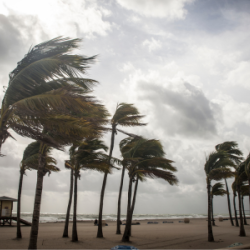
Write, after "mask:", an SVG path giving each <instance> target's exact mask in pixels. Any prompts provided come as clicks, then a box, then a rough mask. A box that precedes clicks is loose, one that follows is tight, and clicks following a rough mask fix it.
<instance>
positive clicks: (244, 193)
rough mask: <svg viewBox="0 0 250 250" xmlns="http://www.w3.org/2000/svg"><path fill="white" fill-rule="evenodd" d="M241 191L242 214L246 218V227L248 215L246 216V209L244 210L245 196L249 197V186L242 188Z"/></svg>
mask: <svg viewBox="0 0 250 250" xmlns="http://www.w3.org/2000/svg"><path fill="white" fill-rule="evenodd" d="M240 189H241V201H242V202H241V204H242V212H243V217H244V225H248V224H247V219H246V214H245V208H244V196H249V185H244V186H241V187H240Z"/></svg>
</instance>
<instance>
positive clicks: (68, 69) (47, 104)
mask: <svg viewBox="0 0 250 250" xmlns="http://www.w3.org/2000/svg"><path fill="white" fill-rule="evenodd" d="M80 41H81V40H80V39H69V38H62V37H57V38H54V39H52V40H49V41H47V42H43V43H41V44H38V45H36V46H34V47H33V48H31V49H30V50H29V52H28V53H27V54H26V55H25V57H24V58H23V59H22V60H21V61H20V62H19V63H18V64H17V67H16V68H15V69H14V70H13V71H12V72H11V73H10V74H9V83H8V87H7V89H6V92H5V95H4V97H3V100H2V107H1V111H0V150H1V147H2V144H3V143H4V142H5V140H6V139H7V138H8V137H12V135H11V134H10V132H9V129H10V128H11V129H13V130H14V131H15V132H16V133H17V134H19V135H21V136H25V137H29V138H33V139H35V140H42V139H44V140H45V142H46V140H48V138H47V136H46V134H44V133H43V126H42V125H44V124H45V123H47V127H48V125H49V124H50V125H52V122H53V121H54V122H55V123H54V124H56V121H55V119H50V118H51V116H52V115H53V116H54V117H55V115H58V113H59V114H62V113H63V114H64V117H62V118H63V119H64V120H65V119H67V116H65V114H66V113H65V111H66V110H71V111H72V110H76V111H77V108H78V109H79V108H80V107H81V108H82V109H83V108H85V109H86V105H82V104H81V103H82V101H81V98H82V97H81V93H82V92H86V91H89V90H90V88H91V87H92V86H93V85H94V84H95V83H96V81H94V80H91V79H87V78H83V77H82V76H81V74H82V73H83V74H84V73H85V72H86V69H87V68H88V65H89V63H92V62H93V60H94V59H95V56H93V57H84V56H80V55H72V54H70V53H71V51H72V49H75V48H77V47H78V46H79V43H80ZM48 109H49V110H50V111H51V109H53V110H54V112H49V116H47V115H46V114H47V112H46V111H47V110H48ZM62 111H63V112H62ZM42 118H43V119H42ZM41 123H42V125H41Z"/></svg>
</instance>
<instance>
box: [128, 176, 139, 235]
mask: <svg viewBox="0 0 250 250" xmlns="http://www.w3.org/2000/svg"><path fill="white" fill-rule="evenodd" d="M138 182H139V179H138V177H137V179H136V183H135V189H134V195H133V201H132V205H131V214H130V216H131V218H130V220H131V222H132V220H133V213H134V208H135V201H136V194H137V188H138ZM131 228H132V224H130V228H129V236H131Z"/></svg>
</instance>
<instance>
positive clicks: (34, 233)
mask: <svg viewBox="0 0 250 250" xmlns="http://www.w3.org/2000/svg"><path fill="white" fill-rule="evenodd" d="M43 147H44V144H43V143H42V144H41V148H43ZM41 151H42V152H41ZM44 166H45V156H44V154H43V150H40V152H39V160H38V170H37V183H36V195H35V203H34V209H33V217H32V226H31V230H30V241H29V247H28V249H37V237H38V229H39V218H40V208H41V200H42V190H43V177H44Z"/></svg>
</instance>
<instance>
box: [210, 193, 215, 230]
mask: <svg viewBox="0 0 250 250" xmlns="http://www.w3.org/2000/svg"><path fill="white" fill-rule="evenodd" d="M211 217H212V221H213V222H212V223H213V226H215V223H214V205H213V196H212V197H211Z"/></svg>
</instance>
